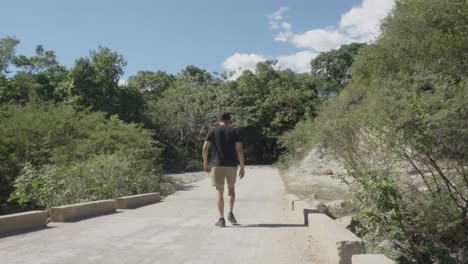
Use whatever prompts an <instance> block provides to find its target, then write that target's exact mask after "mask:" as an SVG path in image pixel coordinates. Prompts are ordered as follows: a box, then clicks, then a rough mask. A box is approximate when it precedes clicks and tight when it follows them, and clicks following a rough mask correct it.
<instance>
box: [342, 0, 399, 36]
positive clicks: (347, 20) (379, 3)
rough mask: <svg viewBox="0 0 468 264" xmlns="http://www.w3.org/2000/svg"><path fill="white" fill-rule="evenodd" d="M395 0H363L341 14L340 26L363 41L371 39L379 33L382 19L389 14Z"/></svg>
mask: <svg viewBox="0 0 468 264" xmlns="http://www.w3.org/2000/svg"><path fill="white" fill-rule="evenodd" d="M394 4H395V1H394V0H363V1H362V4H361V5H360V6H357V7H353V8H351V10H349V11H348V12H347V13H345V14H343V15H342V16H341V21H340V28H341V29H342V30H343V31H344V32H346V34H347V35H349V36H350V37H353V38H357V39H359V40H361V41H371V40H373V39H374V38H375V37H377V35H378V34H379V25H380V21H381V20H382V19H383V18H384V17H386V16H387V15H388V13H389V12H390V10H391V9H392V8H393V6H394Z"/></svg>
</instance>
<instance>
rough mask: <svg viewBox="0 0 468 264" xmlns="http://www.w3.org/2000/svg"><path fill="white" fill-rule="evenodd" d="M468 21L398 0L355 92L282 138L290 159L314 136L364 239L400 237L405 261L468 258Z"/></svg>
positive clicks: (447, 9)
mask: <svg viewBox="0 0 468 264" xmlns="http://www.w3.org/2000/svg"><path fill="white" fill-rule="evenodd" d="M467 18H468V5H466V3H464V1H457V0H451V1H438V0H430V1H422V0H402V1H397V3H396V7H395V9H394V11H393V13H392V14H391V15H390V16H389V17H387V18H386V19H385V20H384V22H383V24H382V35H381V36H380V37H379V38H378V40H377V41H376V42H375V43H374V44H371V45H367V46H364V47H362V48H361V49H360V50H359V55H358V56H357V57H356V58H355V60H354V63H353V65H352V66H351V72H352V79H351V81H350V82H349V83H348V85H347V86H346V87H345V88H344V89H343V90H342V91H341V92H340V93H339V95H338V96H337V97H335V98H333V99H331V100H329V102H327V103H326V105H325V106H324V108H323V109H322V110H321V112H320V114H319V115H318V117H317V118H315V119H314V120H313V121H308V123H307V122H304V123H300V124H298V125H297V126H296V129H295V130H293V131H291V132H288V133H287V134H285V135H284V136H283V137H282V140H283V141H282V142H283V144H284V145H285V146H287V147H288V149H289V151H290V152H293V151H294V148H297V146H299V145H301V144H306V143H303V142H304V141H307V140H304V138H310V141H309V142H311V143H320V144H321V145H322V146H324V147H327V148H329V149H330V151H331V152H332V153H333V154H334V155H335V156H336V157H337V158H339V159H340V160H341V161H342V162H343V163H344V164H345V166H346V167H347V170H348V175H349V176H350V177H351V178H352V181H349V182H348V183H349V185H350V187H351V189H352V190H353V192H354V194H355V196H356V198H358V199H359V200H360V201H361V203H362V206H363V210H362V211H361V213H360V214H359V215H358V218H359V219H360V223H361V226H360V229H359V232H360V234H361V235H363V236H364V237H365V238H366V240H367V241H369V242H375V243H378V242H380V241H382V240H383V239H393V240H395V241H396V242H397V243H396V249H395V252H392V254H391V255H392V256H394V257H395V258H396V259H397V260H398V261H399V262H400V263H464V261H466V259H468V258H467V256H468V248H467V246H466V245H468V240H467V237H468V236H467V234H468V223H467V219H466V216H467V212H468V193H467V192H466V190H467V189H468V175H467V173H466V166H467V161H468V160H467V156H466V153H468V123H467V122H466V120H468V97H467V95H468V92H467V91H468V82H467V81H468V79H467V78H468V76H467V72H468V68H467V63H466V61H467V58H466V56H467V54H468V38H467V37H466V32H467V25H468V23H467ZM306 125H307V126H306ZM305 127H306V128H310V129H314V130H313V131H314V132H313V133H312V134H310V133H308V131H304V128H305ZM344 180H346V179H344Z"/></svg>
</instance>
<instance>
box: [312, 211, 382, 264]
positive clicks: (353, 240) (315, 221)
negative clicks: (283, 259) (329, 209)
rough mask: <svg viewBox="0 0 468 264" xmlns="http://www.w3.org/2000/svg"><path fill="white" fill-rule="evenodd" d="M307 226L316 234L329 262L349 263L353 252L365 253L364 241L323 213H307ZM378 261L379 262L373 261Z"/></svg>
mask: <svg viewBox="0 0 468 264" xmlns="http://www.w3.org/2000/svg"><path fill="white" fill-rule="evenodd" d="M308 219H309V221H308V222H309V228H310V230H311V231H312V232H314V233H315V234H317V237H318V238H319V240H320V241H321V243H322V245H323V246H324V250H325V251H326V253H327V255H328V256H330V263H338V264H351V258H352V256H353V255H355V254H365V253H366V249H365V246H364V242H363V241H362V240H361V239H360V238H358V237H357V236H356V235H354V234H353V233H352V232H351V231H349V230H347V229H346V228H344V227H343V226H340V225H338V224H336V223H335V222H334V221H333V219H331V218H330V217H328V216H327V215H325V214H309V215H308ZM375 263H380V262H375Z"/></svg>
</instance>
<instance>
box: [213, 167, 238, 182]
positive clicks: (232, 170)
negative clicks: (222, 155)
mask: <svg viewBox="0 0 468 264" xmlns="http://www.w3.org/2000/svg"><path fill="white" fill-rule="evenodd" d="M236 176H237V167H225V166H215V167H212V168H211V183H212V184H213V186H216V185H224V184H225V182H227V184H228V185H234V184H235V183H236Z"/></svg>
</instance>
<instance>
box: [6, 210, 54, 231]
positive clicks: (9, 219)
mask: <svg viewBox="0 0 468 264" xmlns="http://www.w3.org/2000/svg"><path fill="white" fill-rule="evenodd" d="M46 226H47V212H46V211H30V212H24V213H18V214H10V215H3V216H0V234H6V233H14V232H22V231H27V230H30V229H37V228H41V227H46Z"/></svg>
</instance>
